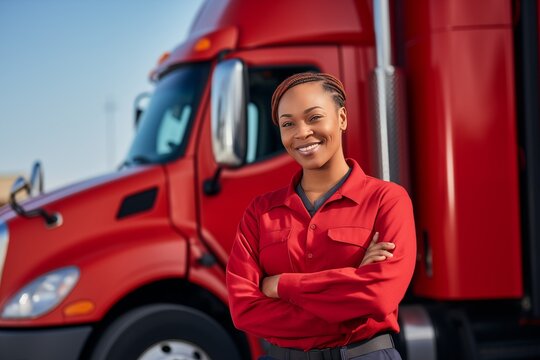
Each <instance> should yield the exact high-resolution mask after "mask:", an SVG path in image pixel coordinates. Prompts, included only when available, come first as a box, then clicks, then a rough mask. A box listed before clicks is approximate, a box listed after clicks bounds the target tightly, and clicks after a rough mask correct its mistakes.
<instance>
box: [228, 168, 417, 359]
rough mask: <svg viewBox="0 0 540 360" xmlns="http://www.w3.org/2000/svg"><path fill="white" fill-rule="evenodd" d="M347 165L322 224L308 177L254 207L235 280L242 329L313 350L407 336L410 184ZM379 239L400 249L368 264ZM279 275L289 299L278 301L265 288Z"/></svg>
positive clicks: (234, 305) (231, 283) (235, 261)
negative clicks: (402, 324) (309, 206)
mask: <svg viewBox="0 0 540 360" xmlns="http://www.w3.org/2000/svg"><path fill="white" fill-rule="evenodd" d="M347 163H348V164H349V166H350V167H352V171H351V174H350V176H349V177H348V179H347V180H346V181H345V182H344V183H343V184H342V186H341V187H340V188H339V189H338V190H337V191H336V192H335V193H334V194H333V195H332V196H331V197H330V198H329V199H327V200H326V202H325V203H324V204H323V205H322V206H321V208H320V209H319V210H318V211H317V212H316V213H315V214H314V215H313V217H311V216H310V215H309V213H308V211H307V210H306V208H305V206H304V205H303V203H302V200H301V199H300V197H299V196H298V194H297V193H296V192H295V186H296V185H297V184H298V181H299V179H300V177H301V175H302V173H301V171H300V172H299V173H297V174H296V175H295V176H294V177H293V179H292V181H291V183H290V185H289V186H288V187H285V188H282V189H279V190H277V191H274V192H270V193H267V194H264V195H261V196H258V197H256V198H255V199H254V200H253V201H252V203H251V204H250V205H249V206H248V208H247V209H246V212H245V214H244V216H243V218H242V220H241V222H240V224H239V226H238V231H237V235H236V239H235V242H234V245H233V248H232V250H231V254H230V258H229V263H228V265H227V273H226V279H227V287H228V291H229V306H230V310H231V315H232V319H233V321H234V324H235V326H236V327H237V328H239V329H241V330H243V331H246V332H248V333H251V334H254V335H256V336H259V337H263V338H265V339H267V340H268V341H270V342H271V343H273V344H275V345H278V346H282V347H292V348H297V349H303V350H309V349H317V348H319V349H320V348H327V347H335V346H342V345H346V344H349V343H353V342H356V341H360V340H364V339H368V338H370V337H372V336H374V335H375V334H377V333H380V332H384V331H394V332H397V331H399V326H398V323H397V309H398V304H399V302H400V301H401V299H402V298H403V296H404V294H405V291H406V289H407V286H408V284H409V282H410V280H411V277H412V274H413V270H414V264H415V259H416V237H415V228H414V219H413V212H412V205H411V201H410V198H409V196H408V194H407V192H406V191H405V189H403V188H402V187H401V186H399V185H397V184H394V183H391V182H386V181H382V180H379V179H376V178H373V177H370V176H366V175H365V174H364V172H363V171H362V169H361V168H360V166H359V165H358V164H357V163H356V161H354V160H352V159H347ZM375 232H379V234H380V237H379V241H385V242H393V243H395V245H396V247H395V249H394V251H393V255H394V256H393V257H391V258H388V259H386V260H384V261H381V262H376V263H371V264H368V265H363V266H360V264H361V262H362V259H363V257H364V254H365V251H366V249H367V248H368V246H369V244H370V242H371V240H372V238H373V235H374V234H375ZM278 274H280V275H281V277H280V279H279V284H278V293H279V296H280V298H279V299H274V298H269V297H267V296H265V295H264V294H263V293H262V292H261V290H260V286H261V283H262V280H263V279H264V278H265V277H267V276H271V275H278Z"/></svg>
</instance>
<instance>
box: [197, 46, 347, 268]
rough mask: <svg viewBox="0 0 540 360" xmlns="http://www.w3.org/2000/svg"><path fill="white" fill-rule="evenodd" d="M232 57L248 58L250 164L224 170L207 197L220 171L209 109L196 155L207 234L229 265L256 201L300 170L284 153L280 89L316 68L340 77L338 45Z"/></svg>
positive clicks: (203, 230)
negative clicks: (278, 122) (276, 107)
mask: <svg viewBox="0 0 540 360" xmlns="http://www.w3.org/2000/svg"><path fill="white" fill-rule="evenodd" d="M232 57H234V58H239V59H242V60H243V61H244V63H245V64H246V67H247V68H248V82H249V95H248V108H247V121H248V124H247V125H248V126H247V128H248V136H247V137H248V142H247V144H248V146H247V156H246V162H245V165H244V166H242V167H240V168H237V169H224V170H223V171H222V172H221V174H220V177H219V185H220V191H219V192H218V193H217V194H214V195H208V194H206V193H205V191H204V182H205V181H207V180H208V179H211V178H212V177H213V176H214V174H215V173H216V170H217V168H218V165H217V164H216V162H215V159H214V156H213V153H212V145H211V129H210V113H211V112H210V111H206V115H205V119H204V121H203V125H202V129H201V131H200V138H199V142H198V147H197V153H196V156H197V159H196V169H197V170H196V171H197V179H196V181H197V190H198V204H199V208H198V211H199V212H200V213H199V219H200V226H201V233H202V236H203V238H204V240H205V242H206V243H207V244H209V245H210V246H211V247H212V248H213V251H214V253H215V255H217V257H218V258H219V260H220V261H222V262H223V263H224V262H225V261H226V259H227V257H228V253H229V251H230V249H231V246H232V243H233V240H234V236H235V233H236V228H237V226H238V223H239V221H240V219H241V216H242V214H243V212H244V210H245V209H246V207H247V206H248V204H249V203H250V201H251V200H252V199H253V198H254V197H255V196H256V195H258V194H262V193H265V192H268V191H271V190H275V189H278V188H280V187H283V186H286V185H287V184H288V183H289V181H290V180H291V177H292V175H293V174H294V173H295V172H296V171H297V170H298V169H300V168H299V166H298V165H297V164H296V163H295V161H294V160H293V159H292V158H291V157H290V156H289V155H288V154H287V153H286V152H285V150H284V149H283V146H282V144H281V140H280V136H279V129H278V128H277V127H276V126H274V125H273V123H272V120H271V110H270V101H271V97H272V93H273V91H274V89H275V88H276V87H277V85H278V84H279V83H280V82H281V81H282V80H284V79H285V78H286V77H288V76H290V75H292V74H294V73H297V72H303V71H310V70H311V71H313V70H315V71H321V72H329V73H332V74H335V75H338V76H339V58H338V48H337V47H336V46H318V47H316V46H314V47H302V48H272V49H261V50H251V51H245V52H239V53H236V54H234V56H230V58H232Z"/></svg>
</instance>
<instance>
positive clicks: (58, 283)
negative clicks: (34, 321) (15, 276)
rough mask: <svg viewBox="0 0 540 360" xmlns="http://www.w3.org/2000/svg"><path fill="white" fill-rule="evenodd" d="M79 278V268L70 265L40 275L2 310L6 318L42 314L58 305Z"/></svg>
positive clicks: (21, 317)
mask: <svg viewBox="0 0 540 360" xmlns="http://www.w3.org/2000/svg"><path fill="white" fill-rule="evenodd" d="M78 280H79V269H78V268H76V267H74V266H70V267H65V268H62V269H58V270H55V271H52V272H50V273H48V274H45V275H43V276H40V277H39V278H37V279H36V280H34V281H32V282H31V283H30V284H28V285H26V286H25V287H23V288H22V290H21V291H19V292H18V293H17V295H15V296H14V297H12V298H11V299H10V300H9V301H8V303H7V304H6V306H5V307H4V311H3V312H2V317H3V318H4V319H25V318H34V317H37V316H40V315H42V314H44V313H46V312H48V311H50V310H52V309H53V308H54V307H55V306H56V305H58V304H59V303H60V302H61V301H62V300H64V298H65V297H66V296H67V295H68V294H69V293H70V292H71V290H72V289H73V287H74V286H75V284H76V283H77V281H78Z"/></svg>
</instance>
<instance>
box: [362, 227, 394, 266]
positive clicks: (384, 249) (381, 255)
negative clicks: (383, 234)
mask: <svg viewBox="0 0 540 360" xmlns="http://www.w3.org/2000/svg"><path fill="white" fill-rule="evenodd" d="M378 240H379V233H378V232H376V233H375V235H373V239H372V240H371V243H370V244H369V247H368V249H367V250H366V253H365V254H364V258H363V259H362V263H361V264H360V266H362V265H367V264H371V263H374V262H378V261H384V260H386V259H388V258H391V257H392V256H394V255H393V254H392V253H391V252H390V251H392V250H394V248H395V247H396V245H395V244H394V243H391V242H380V243H378V242H377V241H378Z"/></svg>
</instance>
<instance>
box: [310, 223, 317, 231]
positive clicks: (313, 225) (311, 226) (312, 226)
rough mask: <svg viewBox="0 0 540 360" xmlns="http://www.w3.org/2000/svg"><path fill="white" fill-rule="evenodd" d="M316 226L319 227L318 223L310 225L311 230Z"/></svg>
mask: <svg viewBox="0 0 540 360" xmlns="http://www.w3.org/2000/svg"><path fill="white" fill-rule="evenodd" d="M316 227H317V225H315V224H311V225H309V228H310V229H311V230H314V229H315V228H316Z"/></svg>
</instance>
